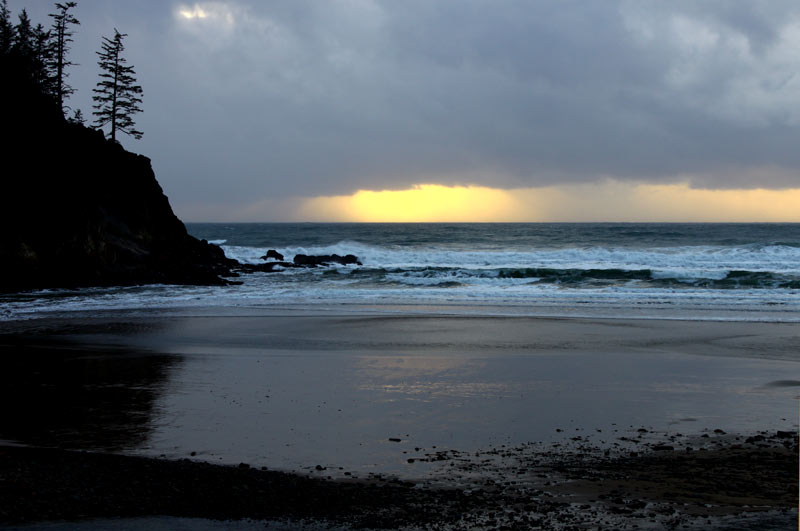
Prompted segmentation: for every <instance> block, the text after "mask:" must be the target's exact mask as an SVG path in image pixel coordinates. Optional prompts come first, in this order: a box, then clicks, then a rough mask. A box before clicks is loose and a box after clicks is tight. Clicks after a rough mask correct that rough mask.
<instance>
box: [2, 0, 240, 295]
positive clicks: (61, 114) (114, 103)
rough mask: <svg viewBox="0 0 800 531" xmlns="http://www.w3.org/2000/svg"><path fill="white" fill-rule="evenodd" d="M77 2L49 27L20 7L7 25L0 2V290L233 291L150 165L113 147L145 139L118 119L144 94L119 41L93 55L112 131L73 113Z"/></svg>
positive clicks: (100, 102)
mask: <svg viewBox="0 0 800 531" xmlns="http://www.w3.org/2000/svg"><path fill="white" fill-rule="evenodd" d="M75 5H76V4H75V3H74V2H67V3H63V4H62V3H57V4H56V9H55V12H54V13H52V14H51V17H52V19H53V25H52V27H51V28H50V29H48V30H45V29H44V27H43V26H42V25H40V24H37V25H33V24H32V23H31V21H30V19H29V17H28V14H27V12H25V10H22V12H21V13H20V14H19V16H18V17H17V21H16V23H12V21H11V14H10V13H9V11H8V7H7V3H6V0H0V115H2V121H0V146H2V153H3V165H2V170H0V293H2V292H18V291H21V290H27V289H36V288H65V287H68V288H69V287H83V286H112V285H117V286H118V285H131V284H152V283H167V284H205V285H208V284H226V283H228V281H226V280H224V279H223V278H220V277H221V276H222V277H224V276H230V275H231V271H230V268H231V267H232V266H233V265H236V262H235V261H234V260H229V259H227V258H226V257H225V255H224V253H223V252H222V249H220V248H219V247H217V246H214V245H211V244H209V243H208V242H206V241H202V240H197V239H196V238H193V237H192V236H191V235H189V234H188V233H187V231H186V227H185V226H184V225H183V223H182V222H181V220H180V219H178V217H177V216H175V214H174V213H173V211H172V207H171V206H170V204H169V200H168V199H167V197H166V196H165V195H164V193H163V190H162V189H161V186H160V185H159V184H158V181H157V180H156V178H155V174H154V173H153V169H152V166H151V164H150V159H148V158H147V157H145V156H143V155H137V154H135V153H131V152H129V151H127V150H125V149H124V148H123V147H122V145H121V144H120V143H119V142H118V141H116V140H117V138H116V134H117V133H120V132H122V133H127V134H130V135H132V136H134V137H136V136H137V135H140V134H141V132H139V131H137V130H136V128H135V124H134V123H133V121H132V120H127V119H125V116H126V114H127V115H128V116H130V115H132V114H134V112H135V111H138V105H139V103H140V102H141V88H140V87H139V89H138V90H137V89H136V87H137V85H136V84H135V76H134V72H133V70H132V69H128V66H127V65H126V64H125V62H124V61H123V60H122V54H121V52H122V51H123V47H122V38H123V37H124V35H123V34H120V33H119V32H116V31H115V35H114V37H113V38H104V39H103V41H102V42H103V47H102V49H101V51H100V52H98V56H99V59H100V61H99V64H100V69H101V72H102V74H101V77H100V83H99V84H98V87H97V88H96V89H95V113H94V115H95V125H96V126H97V127H100V126H106V125H108V126H110V127H109V129H110V130H109V131H108V132H107V133H104V132H103V131H102V130H101V129H94V128H90V127H86V126H85V125H83V123H82V122H83V120H82V117H81V115H80V113H79V112H78V111H74V110H72V109H70V108H69V105H68V101H69V97H70V95H71V94H73V92H74V90H73V88H72V87H71V86H69V83H68V75H69V67H70V66H71V65H72V63H71V61H70V58H69V48H70V44H71V43H72V38H73V30H74V28H75V27H76V26H77V25H78V24H79V23H78V21H77V19H76V17H74V16H73V15H72V9H73V8H74V7H75ZM123 87H127V88H128V89H129V90H128V93H127V94H126V93H125V92H124V90H122V88H123ZM109 95H110V96H111V98H110V99H109ZM126 97H127V98H128V99H127V102H128V103H121V102H124V101H126V100H125V98H126ZM106 135H108V138H106Z"/></svg>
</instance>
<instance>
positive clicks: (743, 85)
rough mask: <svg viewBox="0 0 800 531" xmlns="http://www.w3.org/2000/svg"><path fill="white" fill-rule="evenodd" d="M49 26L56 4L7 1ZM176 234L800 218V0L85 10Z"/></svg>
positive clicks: (123, 3)
mask: <svg viewBox="0 0 800 531" xmlns="http://www.w3.org/2000/svg"><path fill="white" fill-rule="evenodd" d="M8 3H9V7H10V9H11V10H12V13H14V14H15V15H16V14H17V13H18V12H19V10H20V9H21V8H23V7H25V8H26V9H27V10H28V13H29V15H31V18H32V19H33V21H34V22H41V23H43V24H44V25H49V23H50V19H49V18H48V17H47V14H48V13H50V12H52V11H53V7H52V6H53V3H51V2H48V1H45V0H28V1H22V0H9V2H8ZM72 12H73V13H74V15H75V16H76V17H77V18H78V19H79V20H80V22H81V25H80V26H79V27H78V28H77V30H76V35H75V42H74V44H73V49H72V52H71V55H70V58H71V59H72V61H73V62H75V63H79V64H78V65H77V66H74V67H73V68H72V69H71V71H70V76H71V77H70V79H69V81H70V82H71V84H72V86H73V87H74V88H75V89H77V93H76V94H75V95H74V96H73V97H72V98H71V99H70V100H69V101H68V104H69V105H70V106H72V107H73V108H80V109H81V110H82V112H83V114H84V116H86V117H90V116H91V110H92V109H91V95H92V92H91V90H92V88H93V87H94V85H95V84H96V82H97V74H98V68H97V65H96V63H97V57H96V55H95V53H94V52H95V51H96V50H98V49H99V48H100V40H101V36H102V35H105V36H111V35H112V34H113V31H114V28H115V27H116V28H117V29H118V30H119V31H120V32H122V33H126V34H127V37H126V38H125V41H124V43H125V46H126V50H125V56H126V58H127V59H128V62H129V64H131V65H133V66H134V68H135V70H136V73H137V78H138V81H139V83H140V84H141V85H142V87H143V89H144V103H143V109H144V112H143V113H141V114H139V115H137V116H136V117H135V120H136V122H137V125H138V128H139V129H140V130H141V131H143V132H144V138H143V139H142V140H139V141H137V140H134V139H132V138H123V139H122V143H123V145H124V146H125V147H126V148H127V149H129V150H131V151H135V152H139V153H142V154H145V155H147V156H148V157H150V158H151V159H152V162H153V168H154V170H155V172H156V177H157V178H158V180H159V182H160V183H161V186H162V187H163V188H164V191H165V193H166V194H167V195H168V197H169V198H170V202H171V204H172V206H173V209H174V210H175V212H176V214H178V216H179V217H181V218H182V219H183V220H184V221H800V75H798V72H799V71H800V4H798V3H797V2H796V1H795V0H785V1H784V0H748V1H746V2H745V1H741V2H740V1H735V0H725V1H717V0H706V1H703V2H696V1H681V0H676V1H669V2H667V1H658V2H656V1H649V0H542V1H534V0H528V1H523V0H402V1H398V0H220V1H212V2H203V1H201V2H181V1H170V0H137V1H136V2H131V1H130V0H82V1H81V0H78V6H77V7H76V8H75V9H74V10H73V11H72Z"/></svg>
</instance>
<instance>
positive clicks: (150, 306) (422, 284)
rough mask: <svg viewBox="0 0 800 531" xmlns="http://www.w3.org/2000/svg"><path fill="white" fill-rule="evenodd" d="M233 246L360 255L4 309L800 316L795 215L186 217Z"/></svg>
mask: <svg viewBox="0 0 800 531" xmlns="http://www.w3.org/2000/svg"><path fill="white" fill-rule="evenodd" d="M187 229H188V231H189V232H190V233H191V234H192V235H194V236H196V237H198V238H203V239H206V240H208V241H210V242H212V243H216V244H218V245H220V246H221V247H222V248H223V249H224V251H225V253H226V255H227V256H229V257H232V258H235V259H237V260H239V261H241V262H246V263H260V262H262V259H261V257H262V256H263V255H264V254H265V253H266V251H267V250H268V249H276V250H277V251H279V252H280V253H282V254H283V255H285V257H286V259H287V260H289V261H291V259H292V257H293V256H294V255H295V254H300V253H302V254H333V253H337V254H340V255H344V254H355V255H357V256H358V257H359V260H360V261H361V262H362V264H363V265H361V266H350V265H348V266H331V267H321V268H314V269H286V270H282V271H278V272H274V273H254V274H248V275H242V276H241V277H240V278H238V279H236V280H239V281H241V282H242V284H241V285H234V286H226V287H193V286H139V287H127V288H96V289H83V290H44V291H38V292H32V293H25V294H17V295H11V296H3V297H2V299H0V302H2V309H0V319H6V320H8V319H20V318H30V317H36V316H41V315H48V316H53V315H59V314H62V313H70V312H75V311H93V310H114V309H126V310H136V309H146V310H154V309H156V310H157V309H164V310H170V311H179V310H187V309H188V310H191V309H192V308H199V307H224V308H229V309H237V308H238V309H259V308H270V309H274V308H284V307H291V308H296V309H312V310H319V311H327V310H336V311H340V312H347V311H351V310H352V311H360V310H365V309H366V310H369V311H370V312H387V313H391V312H395V311H403V312H406V313H407V312H409V311H412V312H421V313H447V314H450V313H456V314H470V313H480V314H486V315H495V314H497V315H520V316H551V317H613V318H618V317H624V318H659V319H700V320H722V321H726V320H727V321H772V322H796V321H800V296H799V295H800V224H697V223H693V224H673V223H668V224H651V223H589V224H584V223H510V224H502V223H501V224H498V223H460V224H444V223H400V224H397V223H393V224H372V223H353V224H350V223H344V224H339V223H336V224H325V223H241V224H231V223H188V224H187Z"/></svg>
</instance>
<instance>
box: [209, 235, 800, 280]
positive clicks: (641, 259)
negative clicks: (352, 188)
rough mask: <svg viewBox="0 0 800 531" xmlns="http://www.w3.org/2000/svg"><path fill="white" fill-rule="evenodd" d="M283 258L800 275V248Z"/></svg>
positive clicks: (384, 251) (657, 273)
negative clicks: (346, 258) (331, 258)
mask: <svg viewBox="0 0 800 531" xmlns="http://www.w3.org/2000/svg"><path fill="white" fill-rule="evenodd" d="M223 249H224V250H225V253H226V254H227V255H228V256H230V257H231V258H235V259H237V260H239V261H241V262H245V263H260V262H261V261H262V260H261V259H260V257H261V256H264V255H265V254H266V252H267V249H266V248H256V247H238V246H224V247H223ZM278 251H279V252H281V253H282V254H284V256H286V258H287V260H291V258H292V257H293V256H294V255H296V254H307V255H323V254H339V255H345V254H355V255H356V256H358V257H359V259H360V260H361V262H362V263H363V264H364V266H366V267H381V268H387V269H392V268H396V269H397V268H401V269H406V268H437V267H439V268H461V269H465V270H474V269H490V268H491V269H520V268H551V269H622V270H629V271H630V270H644V269H649V270H651V271H653V276H654V277H656V278H678V279H681V278H709V279H721V278H724V277H725V275H726V274H727V273H728V272H729V271H736V270H743V271H769V272H776V273H789V274H800V248H797V247H789V246H781V245H774V246H763V247H753V248H730V247H711V246H702V247H701V246H687V247H666V248H652V249H646V250H642V249H629V248H605V247H586V248H566V249H531V250H511V251H466V250H458V249H447V248H443V247H418V248H407V247H404V248H390V247H376V246H369V245H364V244H360V243H357V242H340V243H337V244H336V245H331V246H324V247H287V248H284V249H278Z"/></svg>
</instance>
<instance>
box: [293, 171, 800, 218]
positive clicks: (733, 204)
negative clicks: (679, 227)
mask: <svg viewBox="0 0 800 531" xmlns="http://www.w3.org/2000/svg"><path fill="white" fill-rule="evenodd" d="M291 217H292V219H293V220H297V221H353V222H437V221H439V222H502V221H508V222H515V221H534V222H535V221H578V222H580V221H585V222H592V221H639V222H647V221H653V222H658V221H663V222H681V221H685V222H702V221H705V222H736V221H740V222H780V221H783V222H800V188H792V189H785V190H771V189H730V190H710V189H695V188H691V187H690V186H689V185H688V184H687V183H678V184H636V183H628V182H621V181H614V180H607V181H603V182H597V183H587V184H572V185H559V186H547V187H537V188H518V189H512V190H503V189H497V188H489V187H484V186H443V185H438V184H421V185H416V186H414V187H412V188H411V189H408V190H381V191H374V190H359V191H357V192H356V193H354V194H352V195H348V196H323V197H315V198H307V199H303V200H301V201H300V204H299V208H298V209H297V210H296V211H295V214H294V215H293V216H291Z"/></svg>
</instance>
